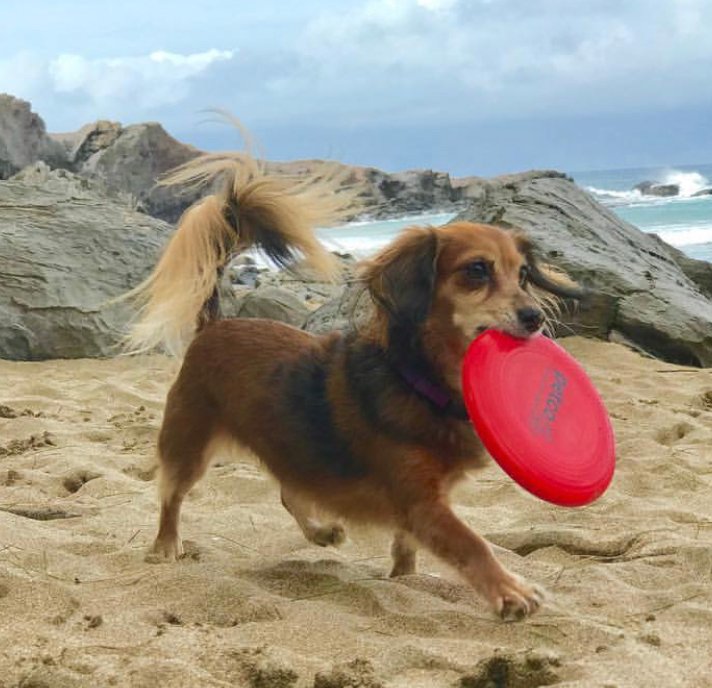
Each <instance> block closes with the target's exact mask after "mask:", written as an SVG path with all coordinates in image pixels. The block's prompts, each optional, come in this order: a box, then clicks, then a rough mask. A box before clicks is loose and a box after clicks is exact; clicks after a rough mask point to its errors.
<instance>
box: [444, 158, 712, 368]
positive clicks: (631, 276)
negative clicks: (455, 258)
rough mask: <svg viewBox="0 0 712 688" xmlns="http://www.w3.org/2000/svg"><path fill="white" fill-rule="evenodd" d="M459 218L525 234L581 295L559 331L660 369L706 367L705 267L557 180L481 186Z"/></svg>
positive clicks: (709, 318) (709, 312)
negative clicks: (637, 353)
mask: <svg viewBox="0 0 712 688" xmlns="http://www.w3.org/2000/svg"><path fill="white" fill-rule="evenodd" d="M480 187H481V188H480V190H479V195H478V198H477V200H475V201H473V202H472V204H471V206H470V207H469V208H468V209H467V210H466V211H464V212H463V213H461V214H460V215H459V216H458V218H459V219H465V220H471V221H475V222H489V223H494V224H499V225H503V226H507V227H517V228H521V229H523V230H525V231H526V232H527V233H528V234H529V236H531V237H532V239H533V240H534V241H535V243H536V246H537V248H538V252H539V254H540V255H541V257H542V258H543V259H544V260H545V261H546V262H549V263H553V264H554V265H556V266H558V267H560V268H562V269H564V270H565V271H566V272H568V273H569V274H570V275H572V276H573V277H574V278H575V279H576V280H578V281H579V282H580V283H581V284H583V285H585V286H586V287H587V288H588V289H589V291H590V296H589V298H588V299H587V300H586V301H585V302H584V303H582V304H581V305H580V306H579V307H578V309H576V310H572V311H571V312H569V313H566V314H565V316H564V317H563V318H562V321H563V322H562V326H561V330H562V333H563V334H566V333H567V332H572V331H573V332H577V333H580V334H585V335H588V336H591V335H593V336H599V337H604V338H622V339H623V340H626V341H628V342H630V343H632V344H633V345H634V346H636V347H638V348H640V349H642V350H644V351H647V352H649V353H650V354H653V355H655V356H658V357H660V358H663V359H665V360H668V361H672V362H675V363H681V364H689V365H702V366H712V326H711V323H712V266H710V265H709V264H708V263H705V262H704V261H695V260H692V259H689V258H686V257H685V256H683V255H682V254H681V253H680V252H679V251H677V250H676V249H674V248H672V247H671V246H668V245H667V244H665V243H664V242H663V241H661V240H660V239H659V238H658V237H655V236H653V235H650V234H645V233H643V232H641V231H640V230H638V229H637V228H635V227H633V225H630V224H628V223H627V222H624V221H622V220H621V219H619V218H618V217H617V216H616V215H615V214H614V213H613V212H611V211H610V210H608V209H607V208H605V207H604V206H602V205H601V204H599V203H598V202H596V201H595V200H594V199H593V198H592V197H591V196H589V195H588V194H587V193H586V192H584V191H583V190H581V189H580V188H578V187H577V186H576V185H575V184H573V183H572V182H571V181H569V180H568V179H566V178H565V177H564V176H563V175H558V174H556V173H551V172H549V173H544V174H543V175H540V176H537V175H532V174H531V173H529V174H527V175H511V176H509V177H506V178H495V179H492V180H489V181H487V180H484V181H481V182H480Z"/></svg>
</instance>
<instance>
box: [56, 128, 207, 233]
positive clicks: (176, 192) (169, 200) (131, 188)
mask: <svg viewBox="0 0 712 688" xmlns="http://www.w3.org/2000/svg"><path fill="white" fill-rule="evenodd" d="M54 136H55V138H56V139H57V140H58V141H59V142H61V144H62V145H63V147H64V149H65V151H66V155H67V157H68V159H69V164H70V165H71V168H72V170H73V171H75V172H77V173H78V174H80V175H82V176H84V177H88V178H91V179H97V180H100V181H101V182H102V183H103V184H104V185H105V186H106V188H107V189H108V190H109V191H110V192H112V193H117V194H122V195H124V196H125V197H130V198H131V199H133V202H134V204H135V205H136V207H137V208H139V209H142V210H145V211H146V212H147V213H149V214H150V215H153V216H154V217H159V218H160V219H164V220H166V221H167V222H176V221H177V220H178V218H179V217H180V215H181V213H182V212H183V210H185V208H187V207H188V206H189V205H190V204H191V203H193V202H194V201H195V200H197V199H198V198H199V197H200V196H202V195H203V193H205V191H204V190H203V191H193V192H188V191H185V190H181V189H167V188H163V187H156V180H157V179H158V178H159V177H160V176H161V175H162V174H163V173H165V172H167V171H168V170H171V169H173V168H174V167H177V166H178V165H182V164H183V163H185V162H188V161H189V160H192V159H193V158H195V157H197V156H198V155H200V153H201V151H199V150H198V149H197V148H194V147H193V146H188V145H186V144H184V143H181V142H180V141H177V140H176V139H174V138H173V137H172V136H171V135H170V134H168V132H166V130H165V129H164V128H163V127H162V126H161V125H160V124H158V123H157V122H148V123H145V124H134V125H131V126H128V127H124V126H122V125H121V124H119V123H118V122H109V121H106V120H99V121H98V122H94V123H93V124H88V125H86V126H85V127H82V128H81V129H80V130H79V131H77V132H73V133H70V134H55V135H54Z"/></svg>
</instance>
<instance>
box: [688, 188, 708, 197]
mask: <svg viewBox="0 0 712 688" xmlns="http://www.w3.org/2000/svg"><path fill="white" fill-rule="evenodd" d="M699 196H712V189H700V190H699V191H696V192H695V193H693V194H692V198H697V197H699Z"/></svg>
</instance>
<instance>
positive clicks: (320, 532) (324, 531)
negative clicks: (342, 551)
mask: <svg viewBox="0 0 712 688" xmlns="http://www.w3.org/2000/svg"><path fill="white" fill-rule="evenodd" d="M309 540H310V541H311V542H313V543H314V544H315V545H319V547H328V546H329V545H331V546H332V547H338V546H339V545H341V544H342V543H343V542H344V541H345V540H346V531H345V530H344V527H343V526H342V525H341V524H339V523H331V524H329V525H325V526H318V527H315V528H314V529H312V530H311V531H310V533H309Z"/></svg>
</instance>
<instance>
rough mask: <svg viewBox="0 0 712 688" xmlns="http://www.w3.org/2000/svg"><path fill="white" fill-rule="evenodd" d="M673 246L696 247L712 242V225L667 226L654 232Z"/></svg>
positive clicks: (657, 228)
mask: <svg viewBox="0 0 712 688" xmlns="http://www.w3.org/2000/svg"><path fill="white" fill-rule="evenodd" d="M652 231H654V232H655V234H657V235H658V236H659V237H660V238H661V239H662V240H663V241H667V243H668V244H671V245H672V246H694V245H696V244H707V243H710V242H712V225H709V224H706V225H699V226H696V227H691V226H690V225H665V226H662V227H656V228H655V229H654V230H652Z"/></svg>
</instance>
